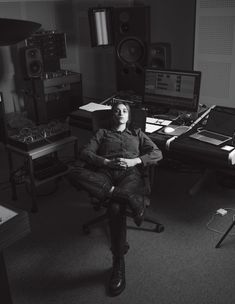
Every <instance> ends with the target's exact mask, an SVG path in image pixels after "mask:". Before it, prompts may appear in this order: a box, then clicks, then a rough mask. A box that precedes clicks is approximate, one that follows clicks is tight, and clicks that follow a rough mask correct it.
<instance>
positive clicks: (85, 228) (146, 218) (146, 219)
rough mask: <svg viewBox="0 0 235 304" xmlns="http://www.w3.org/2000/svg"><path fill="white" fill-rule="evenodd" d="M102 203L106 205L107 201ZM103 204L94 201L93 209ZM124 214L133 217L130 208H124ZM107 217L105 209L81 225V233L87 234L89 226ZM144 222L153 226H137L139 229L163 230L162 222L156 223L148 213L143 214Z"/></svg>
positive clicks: (97, 208)
mask: <svg viewBox="0 0 235 304" xmlns="http://www.w3.org/2000/svg"><path fill="white" fill-rule="evenodd" d="M104 205H107V202H106V203H105V204H104ZM104 205H103V204H102V205H101V204H100V203H99V204H98V203H96V204H94V209H95V210H97V211H98V210H99V209H101V208H102V207H104ZM126 216H127V217H129V218H132V219H133V215H132V212H131V211H130V210H126ZM108 218H109V216H108V211H106V212H105V213H103V214H101V215H100V216H97V217H95V218H93V219H92V220H90V221H88V222H86V223H85V224H83V226H82V230H83V233H84V234H89V233H90V232H91V231H90V228H91V226H95V225H96V224H99V223H102V222H104V221H107V220H108ZM144 222H147V223H151V224H154V225H155V227H154V228H153V229H147V228H143V227H138V229H140V230H141V229H143V230H150V231H153V232H158V233H160V232H163V231H164V226H163V225H162V224H160V223H158V222H157V221H156V219H155V218H154V217H152V216H150V215H148V214H145V216H144V220H143V223H144Z"/></svg>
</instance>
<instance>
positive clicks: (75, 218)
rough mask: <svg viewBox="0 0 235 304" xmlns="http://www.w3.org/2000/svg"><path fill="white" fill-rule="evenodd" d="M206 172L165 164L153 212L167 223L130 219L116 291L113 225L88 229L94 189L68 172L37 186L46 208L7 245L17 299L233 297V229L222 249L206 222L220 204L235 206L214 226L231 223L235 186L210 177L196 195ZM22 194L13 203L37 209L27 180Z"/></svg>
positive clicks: (21, 303) (214, 303)
mask: <svg viewBox="0 0 235 304" xmlns="http://www.w3.org/2000/svg"><path fill="white" fill-rule="evenodd" d="M4 157H5V156H4V152H3V151H2V152H1V163H3V166H2V167H3V168H4V170H3V171H1V179H2V180H4V179H6V178H7V165H6V163H5V162H4ZM199 176H200V175H199V174H198V173H196V172H191V171H188V172H177V171H175V170H170V169H164V168H162V169H159V172H158V176H157V178H156V182H155V184H156V187H154V189H153V193H152V204H151V207H150V209H149V210H148V212H151V214H153V215H155V216H156V217H157V218H158V219H159V222H161V223H162V224H164V226H165V231H164V232H163V233H161V234H158V233H155V232H148V231H139V230H138V229H135V227H134V224H133V223H132V222H131V221H129V222H128V225H129V226H130V228H129V229H128V241H129V243H130V246H131V247H130V250H129V252H128V254H127V256H126V278H127V286H126V289H125V290H124V292H123V293H122V294H121V295H120V296H118V297H116V298H110V297H109V296H108V294H107V291H106V284H107V282H108V279H109V275H110V266H111V254H110V251H109V241H108V231H107V227H106V225H105V224H104V225H100V226H97V227H95V228H94V229H93V230H92V232H91V234H90V235H88V236H87V235H83V233H82V229H81V225H82V224H83V223H84V221H86V220H89V219H91V218H92V217H93V216H95V215H97V212H95V211H94V210H93V209H92V207H91V204H90V202H89V199H88V196H87V194H86V193H85V192H77V191H76V190H75V189H73V188H72V187H71V186H70V185H69V184H68V183H67V182H66V181H64V180H62V181H61V182H60V183H59V187H58V189H57V191H56V192H55V193H53V194H51V195H48V196H47V195H46V194H47V193H48V192H50V190H51V189H53V186H54V185H53V184H48V185H46V186H44V187H41V188H40V189H38V193H39V194H40V195H39V196H38V205H39V212H38V213H36V214H32V213H31V214H30V222H31V230H32V232H31V234H29V235H28V236H27V237H25V238H24V239H22V240H20V241H19V242H17V243H15V244H14V245H12V246H11V247H9V248H7V249H6V250H5V252H4V256H5V261H6V265H7V270H8V276H9V283H10V286H11V292H12V297H13V302H14V304H32V303H33V304H52V303H56V304H78V303H79V304H92V303H122V304H125V303H136V304H142V303H153V304H155V303H159V304H188V303H190V304H194V303H195V304H204V303H205V304H233V303H234V302H235V291H234V281H235V271H234V267H235V266H234V265H235V237H234V236H228V237H227V238H226V239H225V241H224V242H223V244H222V246H221V248H220V249H215V244H216V243H217V242H218V240H219V239H220V237H221V234H219V233H216V232H214V231H212V230H209V229H208V227H207V223H208V222H209V221H210V220H212V216H213V215H214V214H215V211H216V210H217V209H218V208H231V210H230V209H228V214H227V215H226V216H224V217H221V216H218V215H217V216H215V217H214V218H213V221H211V223H210V228H211V229H214V230H219V231H223V230H224V229H226V228H227V227H228V226H229V225H230V223H231V221H232V216H233V213H235V198H234V197H235V196H234V195H235V189H228V188H223V187H221V186H220V185H218V184H217V183H216V180H215V179H211V180H210V181H209V182H208V183H207V184H206V186H205V187H204V188H203V189H202V190H201V191H200V192H199V193H197V194H196V195H194V196H193V197H191V196H189V194H188V190H189V189H190V187H191V186H192V185H193V184H194V183H195V181H197V179H198V178H199ZM18 195H19V199H18V201H16V202H14V206H16V207H18V208H22V209H24V210H30V203H31V201H30V197H29V195H28V194H27V192H26V191H25V188H24V186H19V187H18ZM1 197H2V199H3V200H5V199H9V198H10V189H9V188H1ZM233 208H234V210H232V209H233ZM147 226H148V227H150V226H149V225H147V224H146V227H147ZM3 304H4V303H3Z"/></svg>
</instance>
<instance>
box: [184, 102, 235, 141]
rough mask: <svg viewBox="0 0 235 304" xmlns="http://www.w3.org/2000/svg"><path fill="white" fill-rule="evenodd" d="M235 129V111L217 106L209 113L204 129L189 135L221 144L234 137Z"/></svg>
mask: <svg viewBox="0 0 235 304" xmlns="http://www.w3.org/2000/svg"><path fill="white" fill-rule="evenodd" d="M234 131H235V111H234V109H231V108H226V107H215V108H214V109H212V110H211V111H210V113H209V117H208V119H207V122H206V125H205V126H204V128H203V130H200V131H198V132H195V133H193V134H191V135H189V137H191V138H193V139H197V140H199V141H202V142H206V143H209V144H212V145H215V146H219V145H221V144H223V143H225V142H227V141H229V140H231V139H232V137H233V133H234Z"/></svg>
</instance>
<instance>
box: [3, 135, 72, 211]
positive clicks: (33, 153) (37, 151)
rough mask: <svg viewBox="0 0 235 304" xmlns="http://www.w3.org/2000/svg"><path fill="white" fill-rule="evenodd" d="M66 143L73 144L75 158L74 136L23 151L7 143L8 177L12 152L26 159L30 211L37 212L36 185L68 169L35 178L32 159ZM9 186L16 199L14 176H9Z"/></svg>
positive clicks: (58, 175) (11, 167)
mask: <svg viewBox="0 0 235 304" xmlns="http://www.w3.org/2000/svg"><path fill="white" fill-rule="evenodd" d="M68 144H73V145H74V158H75V159H76V158H77V155H78V153H77V152H78V139H77V137H75V136H69V137H66V138H63V139H61V140H57V141H55V142H52V143H49V144H46V145H43V146H42V147H39V148H36V149H33V150H30V151H25V150H23V149H19V148H17V147H15V146H13V145H9V144H8V145H7V146H6V148H7V152H8V160H9V170H10V177H11V176H12V174H13V173H14V166H13V160H12V154H13V153H16V154H18V155H20V156H22V157H24V158H25V159H26V160H27V162H26V163H27V169H28V177H29V180H26V182H29V185H30V190H31V197H32V208H31V211H32V212H37V211H38V206H37V202H36V187H37V186H39V185H40V184H42V183H45V182H48V181H50V180H52V179H55V178H57V177H60V176H63V175H65V174H66V173H68V171H69V169H68V170H66V171H63V172H61V173H57V174H55V175H53V176H51V177H48V178H45V179H43V180H37V179H36V178H35V174H34V173H35V172H34V165H33V160H35V159H37V158H39V157H42V156H45V155H48V154H51V153H56V152H57V151H59V150H61V149H63V148H64V147H65V146H66V145H68ZM10 181H11V188H12V199H13V200H16V199H17V193H16V183H15V180H14V178H11V180H10Z"/></svg>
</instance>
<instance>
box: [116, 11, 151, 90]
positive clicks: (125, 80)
mask: <svg viewBox="0 0 235 304" xmlns="http://www.w3.org/2000/svg"><path fill="white" fill-rule="evenodd" d="M113 21H114V23H113V25H114V33H115V38H114V40H115V51H116V83H117V90H118V91H133V92H134V93H136V94H142V93H143V89H144V68H145V66H146V65H147V61H148V45H149V41H150V8H149V7H147V6H136V7H119V8H115V9H114V12H113Z"/></svg>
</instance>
